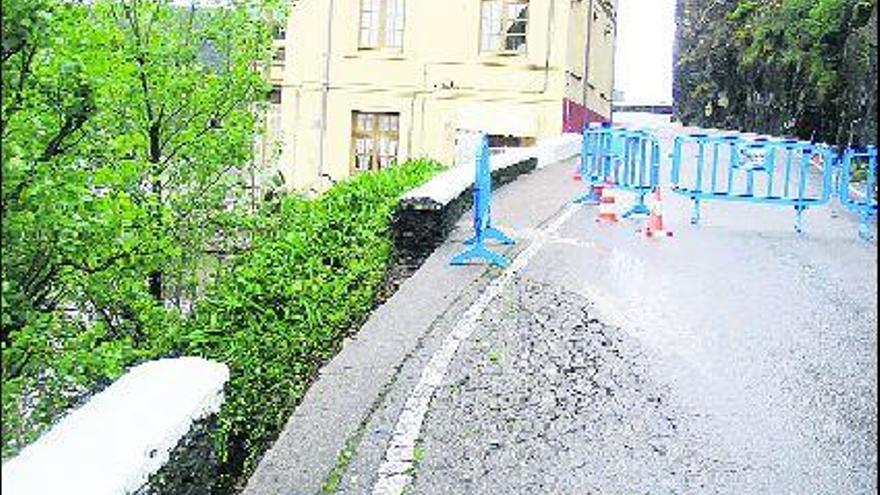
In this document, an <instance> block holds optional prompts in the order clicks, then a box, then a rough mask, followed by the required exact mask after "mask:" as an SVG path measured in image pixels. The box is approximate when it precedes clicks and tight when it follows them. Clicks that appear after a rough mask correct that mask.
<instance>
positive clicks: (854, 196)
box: [838, 146, 877, 240]
mask: <svg viewBox="0 0 880 495" xmlns="http://www.w3.org/2000/svg"><path fill="white" fill-rule="evenodd" d="M856 174H859V175H860V176H861V174H864V182H863V187H864V189H863V188H862V187H854V186H853V185H852V183H853V182H862V181H861V180H860V179H861V178H862V177H856ZM838 195H839V196H840V202H841V204H843V206H844V207H846V209H848V210H850V211H852V212H854V213H857V214H858V215H859V219H860V220H861V224H860V225H859V237H861V238H862V239H865V240H868V239H870V238H871V237H872V236H871V231H870V228H869V226H868V223H869V222H870V220H871V219H872V218H875V217H876V216H877V147H876V146H867V147H864V148H855V149H854V148H849V149H847V150H846V151H845V152H844V154H843V160H842V163H841V170H840V178H839V182H838Z"/></svg>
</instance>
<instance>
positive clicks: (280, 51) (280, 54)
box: [272, 46, 285, 64]
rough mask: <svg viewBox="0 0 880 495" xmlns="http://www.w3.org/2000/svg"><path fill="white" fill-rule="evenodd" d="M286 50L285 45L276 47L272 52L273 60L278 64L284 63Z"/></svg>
mask: <svg viewBox="0 0 880 495" xmlns="http://www.w3.org/2000/svg"><path fill="white" fill-rule="evenodd" d="M284 51H285V50H284V47H283V46H282V47H278V48H276V49H275V53H273V54H272V61H273V62H275V63H276V64H278V63H280V64H283V63H284Z"/></svg>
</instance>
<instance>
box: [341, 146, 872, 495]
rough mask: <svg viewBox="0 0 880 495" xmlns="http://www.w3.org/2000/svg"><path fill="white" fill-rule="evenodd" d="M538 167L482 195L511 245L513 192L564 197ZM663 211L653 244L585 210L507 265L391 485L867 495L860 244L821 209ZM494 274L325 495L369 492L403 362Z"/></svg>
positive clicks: (375, 414) (581, 492) (868, 402)
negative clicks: (663, 231) (697, 219)
mask: <svg viewBox="0 0 880 495" xmlns="http://www.w3.org/2000/svg"><path fill="white" fill-rule="evenodd" d="M675 132H681V130H676V129H660V130H658V134H659V135H660V137H661V140H662V141H664V143H663V144H664V149H670V147H669V143H670V141H671V138H672V136H673V134H674V133H675ZM551 169H552V170H551ZM664 170H668V167H667V166H666V165H664ZM664 174H665V172H664ZM534 175H535V176H536V177H531V178H530V177H526V178H522V179H520V180H519V181H517V182H518V183H520V182H521V184H517V183H514V184H511V185H510V186H507V187H505V188H502V189H499V190H498V191H497V195H496V197H495V202H494V203H493V214H494V215H495V219H496V226H498V227H499V228H501V229H502V230H504V231H506V232H508V233H511V234H512V235H513V236H514V237H515V238H517V239H518V240H519V241H520V243H519V245H518V246H516V247H514V248H512V249H513V250H512V251H508V253H507V254H508V255H509V256H511V257H513V256H515V255H516V253H517V252H518V250H521V249H523V246H524V245H528V244H529V242H531V239H530V236H532V235H534V230H535V229H534V223H529V222H524V221H523V220H522V219H523V218H524V214H523V212H524V211H526V210H527V209H528V208H529V202H527V201H526V202H524V201H522V197H523V196H522V195H523V194H524V192H527V191H528V189H525V190H524V188H525V187H528V188H532V190H533V191H535V190H539V191H540V193H541V194H542V195H543V196H542V200H544V201H548V200H553V201H558V204H560V205H562V204H564V203H565V202H566V201H567V200H569V199H571V198H572V197H573V196H574V194H575V193H576V192H577V190H578V187H577V185H576V184H573V183H572V182H571V179H570V177H569V175H570V169H569V165H567V164H557V165H552V166H551V167H550V169H547V170H543V171H540V172H537V173H536V174H534ZM530 181H531V182H530ZM548 195H551V196H550V197H549V198H548V197H547V196H548ZM628 200H629V198H627V197H626V195H622V197H621V196H619V199H618V201H620V202H622V203H624V204H623V205H620V206H621V207H623V206H625V205H626V203H627V201H628ZM664 211H665V220H666V223H667V226H668V227H669V228H671V229H672V230H673V231H675V236H674V237H673V238H672V239H667V240H663V241H656V240H647V239H645V238H643V237H642V236H640V234H639V233H638V232H637V231H638V230H639V229H640V228H641V227H642V226H643V223H644V220H643V219H636V220H626V221H623V222H621V223H620V224H617V225H604V224H599V223H596V222H595V218H596V210H595V207H592V208H591V207H588V206H585V207H582V209H580V210H578V212H577V214H575V215H573V216H572V217H571V218H570V219H569V220H568V221H566V222H565V223H564V224H562V226H561V228H560V229H559V231H558V232H557V233H556V234H555V237H554V238H553V239H551V240H550V241H548V242H547V244H546V245H545V246H544V247H542V248H541V250H540V251H539V252H538V253H537V255H535V256H534V258H533V259H531V260H530V261H529V263H528V264H527V265H526V266H525V267H524V268H523V269H522V270H521V271H520V272H518V273H517V275H516V276H515V277H514V279H513V282H512V283H511V284H510V285H508V286H506V287H505V288H504V290H503V291H502V293H501V294H500V295H499V296H498V297H496V298H495V299H494V300H493V302H492V303H491V304H489V306H488V308H487V310H486V311H485V312H484V313H483V314H482V316H481V319H480V320H479V325H478V326H477V328H476V331H475V332H474V333H473V334H472V335H470V337H469V338H468V339H467V340H466V341H465V342H463V344H462V346H461V347H460V348H459V349H458V351H457V353H456V354H455V357H454V359H453V360H452V362H451V365H450V368H449V369H448V372H447V373H446V375H445V377H444V379H443V382H442V384H441V385H440V386H439V388H438V389H437V390H436V392H435V394H434V396H433V398H432V400H431V402H430V406H429V408H428V412H427V415H426V416H425V419H424V423H423V424H422V429H421V437H420V439H419V442H418V444H417V446H416V456H415V457H416V461H417V464H416V466H415V469H414V470H413V472H412V473H411V474H412V475H413V483H412V484H411V485H410V486H409V488H408V492H407V493H416V494H425V495H432V494H530V495H531V494H573V495H588V494H596V495H599V494H602V495H614V494H627V495H634V494H651V495H655V494H656V495H661V494H662V495H665V494H730V495H734V494H737V495H739V494H756V495H763V494H767V495H786V494H792V495H794V494H798V495H801V494H817V495H819V494H822V495H824V494H858V495H861V494H872V493H877V481H876V475H877V442H876V439H877V405H876V403H877V247H876V242H864V241H862V240H860V239H858V237H857V235H856V232H857V228H858V222H857V219H855V218H853V216H852V215H850V214H848V213H847V212H845V211H844V210H842V208H841V207H840V206H839V205H838V204H835V203H832V205H830V206H829V207H823V208H816V209H811V210H809V211H808V212H807V215H806V216H805V228H806V233H805V234H803V235H797V234H795V233H794V231H793V228H792V226H793V218H794V214H793V212H792V211H791V210H790V209H788V208H776V207H767V206H764V205H751V204H722V203H710V202H707V203H704V205H703V220H702V222H701V225H699V226H691V225H689V224H688V222H687V219H688V218H689V214H690V203H689V202H688V201H687V200H686V199H685V198H682V197H678V196H674V195H672V194H668V195H667V196H666V197H665V198H664ZM525 216H527V215H525ZM466 225H467V223H466V221H463V222H461V223H460V226H462V229H461V230H460V231H458V232H456V233H455V235H454V240H453V241H452V242H457V241H460V240H462V239H464V238H465V237H467V234H468V232H467V230H466ZM461 269H462V270H474V271H475V272H480V271H483V270H484V268H483V267H466V268H461ZM496 275H497V272H496V271H493V270H488V271H486V272H485V273H484V274H483V275H482V276H481V277H480V278H479V279H478V281H477V282H476V283H475V284H474V285H473V286H470V287H467V288H464V289H463V290H462V292H461V294H460V295H459V298H458V299H457V300H456V301H455V302H454V303H453V304H452V305H451V306H450V308H449V309H448V310H447V311H446V312H445V313H444V314H443V316H442V317H441V318H439V319H438V320H437V321H436V322H435V323H434V325H432V327H431V329H430V330H429V331H428V332H427V333H426V334H425V335H424V336H423V337H422V338H421V340H420V344H419V346H418V348H417V350H416V351H415V352H414V353H412V355H410V356H409V358H408V359H407V360H406V361H405V362H404V363H403V364H402V366H401V367H400V370H399V371H398V373H397V374H396V376H395V379H394V381H393V383H390V384H389V385H388V391H387V394H386V395H385V396H384V397H383V399H382V400H381V402H380V403H378V404H376V407H375V408H374V409H373V410H372V412H371V414H370V416H369V417H368V418H366V420H365V423H364V427H363V428H362V430H361V432H360V433H359V436H358V438H357V440H358V441H357V442H355V443H356V445H355V446H354V448H353V451H352V452H351V456H350V459H348V460H347V462H346V463H345V464H344V465H341V466H340V469H341V471H342V475H341V481H340V482H339V484H338V485H337V486H334V489H333V490H332V491H334V492H335V493H344V494H362V493H371V491H372V488H373V486H374V485H375V483H376V481H377V476H378V475H377V469H378V467H379V465H380V464H381V463H382V460H383V457H384V455H385V452H386V449H387V448H388V446H389V441H390V439H391V437H392V432H393V431H394V428H395V422H396V421H397V418H398V417H399V416H400V413H401V410H402V409H403V404H404V403H405V401H406V399H407V397H408V396H409V394H410V393H411V391H412V390H413V388H414V386H415V384H416V382H417V381H418V380H419V376H420V373H421V371H422V370H423V369H424V367H425V365H426V363H427V362H428V361H429V360H430V358H431V356H432V355H433V354H434V353H435V352H437V350H438V349H439V348H440V347H441V345H442V342H443V338H444V336H445V335H447V334H448V333H449V332H450V331H451V330H452V329H453V328H455V324H456V321H457V320H458V318H459V317H460V315H461V314H462V313H463V312H464V310H465V309H466V308H467V307H468V306H469V305H470V304H471V303H472V302H473V301H474V299H475V298H476V297H477V296H478V295H479V294H480V293H481V291H483V290H484V289H485V284H486V283H487V282H488V281H489V280H491V279H492V278H493V277H494V276H496Z"/></svg>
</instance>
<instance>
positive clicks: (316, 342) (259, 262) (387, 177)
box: [2, 160, 439, 490]
mask: <svg viewBox="0 0 880 495" xmlns="http://www.w3.org/2000/svg"><path fill="white" fill-rule="evenodd" d="M438 169H439V166H438V165H437V164H436V163H434V162H431V161H427V160H424V161H415V162H409V163H406V164H403V165H400V166H398V167H394V168H391V169H387V170H385V171H382V172H378V173H367V174H363V175H360V176H358V177H356V178H354V179H351V180H348V181H345V182H343V183H340V184H338V185H336V186H335V187H334V188H333V189H331V190H330V191H328V192H327V193H326V194H325V195H323V196H321V197H320V198H318V199H315V200H307V199H304V198H301V197H297V196H293V195H291V196H286V197H283V198H281V199H279V200H278V202H276V203H272V204H269V205H267V207H266V208H265V210H264V211H262V212H261V213H260V214H259V215H258V216H257V218H256V219H255V220H256V221H257V223H258V228H257V229H256V230H255V234H254V237H253V239H252V241H251V245H250V248H249V249H248V250H247V251H245V252H244V253H243V254H240V255H238V256H237V257H236V258H234V259H233V260H232V261H231V262H230V263H229V264H228V265H227V266H226V267H224V268H221V269H220V270H219V272H218V274H217V276H216V278H215V282H214V283H213V284H212V285H210V286H209V287H208V289H207V292H206V294H205V296H204V297H203V299H201V300H199V301H197V302H196V304H195V307H194V310H193V314H192V315H191V317H190V318H189V319H184V318H182V317H181V316H180V315H179V313H177V312H176V311H175V310H166V309H164V308H162V307H161V306H159V305H155V306H153V307H151V308H144V309H143V311H142V312H143V314H149V315H152V316H151V317H150V318H149V319H146V320H144V321H143V322H142V323H143V334H142V335H141V336H140V337H139V339H137V340H134V339H132V338H131V337H130V336H129V335H117V334H115V333H114V332H113V329H112V328H108V326H107V324H106V323H105V322H104V321H103V320H96V321H87V320H83V319H82V318H62V317H56V316H55V315H50V316H51V317H47V319H44V320H45V321H43V320H39V319H32V320H31V322H30V323H29V326H28V327H26V328H24V329H22V330H21V331H18V332H16V334H15V335H14V337H15V338H14V339H12V343H11V345H10V344H7V343H4V344H3V388H2V393H3V454H4V457H8V456H10V455H13V454H14V453H15V452H16V451H17V450H18V449H20V448H21V447H22V446H23V445H25V444H27V443H28V442H30V441H32V440H33V439H34V438H36V436H37V435H39V434H40V433H41V432H42V431H44V430H45V429H46V428H48V427H49V425H51V423H52V422H53V421H54V420H56V419H57V418H58V417H59V416H60V415H61V414H63V413H64V412H65V411H67V410H69V409H70V408H71V407H75V406H76V405H78V404H79V403H81V402H82V401H83V400H84V399H85V398H86V397H88V396H89V395H90V394H93V393H95V391H97V390H99V389H100V388H102V387H103V386H105V385H107V384H109V383H111V382H112V380H114V379H115V378H117V377H118V376H120V375H121V374H122V373H123V372H124V371H125V369H127V368H128V367H131V366H133V365H135V364H137V363H139V362H143V361H146V360H150V359H156V358H159V357H164V356H178V355H197V356H202V357H205V358H208V359H213V360H216V361H220V362H223V363H226V364H227V365H228V366H229V367H230V371H231V378H230V383H229V384H228V385H227V391H226V402H225V404H224V405H223V408H222V410H221V413H220V418H219V424H220V427H219V428H218V431H217V436H216V446H217V449H218V454H219V457H220V459H221V460H222V461H223V471H224V472H223V473H222V481H223V486H224V487H225V488H226V489H227V490H229V489H232V488H233V487H234V484H235V483H236V482H238V481H243V480H244V478H243V477H244V476H246V475H247V474H249V473H250V472H251V471H252V470H253V468H254V467H255V466H256V462H257V460H258V459H259V458H260V456H261V455H262V454H263V452H265V450H266V449H267V448H268V447H269V446H270V445H271V443H272V441H273V440H274V438H275V436H276V435H277V433H278V431H279V430H280V428H281V427H282V426H283V425H284V423H285V421H286V420H287V418H288V416H289V415H290V413H291V412H292V410H293V408H294V407H295V406H296V404H297V403H298V402H299V400H300V399H301V398H302V396H303V393H304V392H305V390H306V389H307V387H308V385H309V383H310V381H311V380H312V378H313V377H314V376H315V373H316V371H317V370H318V367H319V366H320V365H321V364H322V363H323V362H325V361H326V360H327V359H328V358H330V357H331V356H333V354H334V353H335V352H336V351H337V349H338V347H339V344H340V342H341V339H342V337H343V336H344V335H345V334H346V333H347V332H348V331H350V330H351V329H353V328H354V327H355V326H356V325H358V324H359V323H361V322H362V321H363V320H364V318H365V317H366V315H367V313H368V312H369V311H370V309H371V308H372V307H373V305H374V304H375V300H376V292H377V289H378V288H379V286H380V285H381V283H382V282H383V279H384V277H385V274H386V271H387V269H388V268H389V265H390V263H391V262H392V261H393V260H392V254H393V247H392V242H391V236H390V231H389V228H390V219H391V217H392V215H393V213H394V209H395V206H396V204H397V200H398V198H399V196H400V195H401V194H402V193H404V192H405V191H406V190H408V189H411V188H412V187H414V186H416V185H418V184H420V183H422V182H424V181H425V180H426V179H427V178H428V177H430V176H431V175H432V174H434V173H435V172H436V171H437V170H438ZM6 295H7V291H6V289H5V284H4V299H5V297H6ZM4 317H5V315H4Z"/></svg>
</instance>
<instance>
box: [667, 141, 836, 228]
mask: <svg viewBox="0 0 880 495" xmlns="http://www.w3.org/2000/svg"><path fill="white" fill-rule="evenodd" d="M691 153H693V154H695V155H696V157H695V160H693V161H692V162H690V161H686V159H687V158H689V157H690V154H691ZM707 162H709V163H708V165H709V167H710V169H709V170H708V171H707V170H706V166H707ZM688 163H690V164H692V166H691V167H687V168H685V164H688ZM834 163H835V153H834V151H833V150H832V149H831V148H830V147H828V146H825V145H820V144H813V143H809V142H804V141H797V140H792V139H768V138H757V139H745V138H743V137H741V136H737V135H732V134H722V135H708V134H689V135H684V136H678V137H676V138H675V142H674V145H673V152H672V174H671V179H672V190H673V192H675V193H677V194H681V195H684V196H687V197H689V198H691V200H693V202H694V212H693V216H692V217H691V223H693V224H696V223H698V222H699V221H700V203H701V202H702V201H707V200H721V201H745V202H751V203H761V204H774V205H779V206H792V207H794V209H795V212H796V221H795V230H796V231H797V232H801V231H802V230H803V227H802V226H803V212H804V211H805V210H806V209H807V208H809V207H815V206H821V205H824V204H827V203H828V201H829V200H830V198H831V195H832V191H833V173H834ZM814 165H815V166H818V167H819V168H820V169H821V181H820V183H819V184H818V185H816V184H814V182H815V181H810V180H809V178H810V167H811V166H814ZM707 176H708V177H707Z"/></svg>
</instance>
